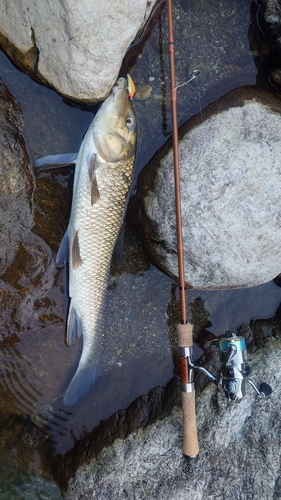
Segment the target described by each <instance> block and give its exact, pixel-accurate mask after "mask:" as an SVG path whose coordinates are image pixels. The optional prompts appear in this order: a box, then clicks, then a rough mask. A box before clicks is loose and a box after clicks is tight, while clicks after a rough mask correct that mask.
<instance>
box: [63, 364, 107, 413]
mask: <svg viewBox="0 0 281 500" xmlns="http://www.w3.org/2000/svg"><path fill="white" fill-rule="evenodd" d="M99 372H100V366H99V365H93V366H90V365H84V366H80V365H79V366H78V368H77V371H76V373H75V375H74V377H73V379H72V380H71V382H70V384H69V386H68V389H67V391H66V393H65V396H64V398H63V402H64V404H65V405H67V406H73V405H75V403H76V402H77V401H78V399H80V398H82V396H85V395H86V394H87V393H88V392H89V390H90V388H91V387H92V385H93V384H94V383H95V381H96V379H97V378H98V375H99Z"/></svg>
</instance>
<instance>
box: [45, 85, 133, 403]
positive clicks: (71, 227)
mask: <svg viewBox="0 0 281 500" xmlns="http://www.w3.org/2000/svg"><path fill="white" fill-rule="evenodd" d="M132 86H133V83H132V80H130V79H129V81H128V82H127V80H126V79H125V78H119V79H118V80H117V83H116V85H115V86H114V87H113V88H112V91H111V93H110V95H109V96H108V97H107V99H106V100H105V101H104V103H103V104H102V106H101V107H100V109H99V111H98V113H97V114H96V116H95V118H94V120H93V121H92V123H91V125H90V127H89V129H88V131H87V133H86V135H85V137H84V139H83V141H82V144H81V147H80V150H79V152H78V156H77V159H76V162H75V163H76V166H75V173H74V184H73V197H72V206H71V213H70V219H69V224H68V228H67V230H66V233H65V235H64V237H63V239H62V242H61V245H60V247H59V250H58V253H57V258H56V265H57V266H58V267H59V266H61V265H65V264H66V263H67V262H68V263H69V297H70V305H69V312H68V319H67V343H68V344H69V345H70V344H72V342H74V340H75V339H76V338H78V337H80V336H81V335H82V338H83V348H82V353H81V357H80V361H79V364H78V367H77V369H76V372H75V374H74V376H73V378H72V380H71V382H70V384H69V386H68V388H67V390H66V393H65V395H64V398H63V402H64V404H65V405H67V406H73V405H75V404H76V402H77V401H78V399H80V398H81V397H83V396H85V395H86V394H87V393H88V391H89V390H90V388H91V387H92V385H93V384H94V383H95V381H96V379H97V377H98V375H99V372H100V364H101V357H102V349H103V338H104V328H105V322H104V318H105V299H106V291H107V287H108V278H109V273H110V264H111V260H112V255H113V252H114V248H115V245H116V242H117V239H118V237H119V235H120V232H121V230H122V226H123V220H124V214H125V210H126V205H127V201H128V193H129V190H130V186H131V180H132V175H133V169H134V162H135V151H136V140H137V123H136V116H135V112H134V109H133V104H132V99H131V98H132V95H133V93H134V90H132ZM71 158H72V160H73V161H75V160H74V156H73V154H72V155H71ZM41 165H43V163H41Z"/></svg>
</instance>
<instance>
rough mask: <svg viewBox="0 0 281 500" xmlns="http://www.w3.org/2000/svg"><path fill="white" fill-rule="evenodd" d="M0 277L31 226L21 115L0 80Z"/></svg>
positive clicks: (28, 169)
mask: <svg viewBox="0 0 281 500" xmlns="http://www.w3.org/2000/svg"><path fill="white" fill-rule="evenodd" d="M0 102H1V107H0V158H1V161H0V190H1V198H0V241H1V244H0V276H1V275H2V274H3V273H4V272H5V271H6V269H7V268H8V266H9V265H11V263H12V262H13V260H14V258H15V255H16V252H17V248H18V245H19V242H20V240H21V237H22V235H23V234H24V233H25V232H26V231H27V230H28V229H30V228H31V227H32V225H33V223H34V221H33V208H32V195H33V190H34V179H33V174H32V170H31V166H30V161H29V157H28V154H27V150H26V147H25V142H24V139H23V135H22V129H23V114H22V110H21V108H20V106H19V104H18V103H16V102H15V100H14V98H13V97H12V95H11V94H10V93H9V91H8V89H7V87H6V86H5V85H4V84H3V82H2V80H0Z"/></svg>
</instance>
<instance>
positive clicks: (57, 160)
mask: <svg viewBox="0 0 281 500" xmlns="http://www.w3.org/2000/svg"><path fill="white" fill-rule="evenodd" d="M77 155H78V153H66V154H59V155H48V156H43V158H38V160H36V161H35V162H34V167H36V168H39V169H43V170H50V169H55V168H57V167H65V166H68V165H75V163H76V158H77Z"/></svg>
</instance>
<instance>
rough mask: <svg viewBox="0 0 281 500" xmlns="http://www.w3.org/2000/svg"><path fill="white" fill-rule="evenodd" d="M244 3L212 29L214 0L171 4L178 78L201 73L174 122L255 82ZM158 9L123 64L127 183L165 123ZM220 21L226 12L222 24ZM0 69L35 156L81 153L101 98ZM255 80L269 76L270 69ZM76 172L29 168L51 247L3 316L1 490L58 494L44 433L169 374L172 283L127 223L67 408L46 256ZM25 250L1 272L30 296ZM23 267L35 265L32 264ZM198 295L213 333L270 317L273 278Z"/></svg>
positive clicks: (75, 434)
mask: <svg viewBox="0 0 281 500" xmlns="http://www.w3.org/2000/svg"><path fill="white" fill-rule="evenodd" d="M251 5H252V3H251V2H250V1H249V2H245V1H242V0H239V1H238V0H237V1H236V2H229V4H228V5H224V10H223V11H221V13H222V14H223V15H221V20H220V23H219V24H218V27H219V29H220V34H219V35H217V34H216V33H215V34H213V33H212V32H211V29H212V24H211V21H210V20H211V18H212V17H213V16H216V15H217V1H210V2H208V4H207V5H206V3H204V7H203V2H193V1H191V0H190V2H186V1H185V0H182V1H181V2H175V12H174V16H175V37H176V40H178V42H177V44H178V45H177V48H176V57H177V77H178V82H179V83H183V82H184V81H185V80H186V79H187V77H188V75H189V73H190V72H191V71H192V70H193V69H195V68H196V69H199V70H200V76H199V77H198V79H197V80H196V81H193V82H192V83H190V84H188V85H186V86H184V87H182V88H181V89H180V90H179V107H178V111H179V122H183V121H184V120H185V119H186V118H188V117H189V116H191V115H192V114H194V113H196V112H200V110H201V109H203V107H205V106H206V105H207V104H208V103H209V102H211V101H212V100H213V99H215V98H217V97H219V96H220V95H222V94H224V93H225V92H227V91H229V90H231V89H232V88H234V87H238V86H241V85H245V84H248V85H253V84H255V83H256V79H257V77H258V78H259V80H261V79H262V76H261V73H260V71H259V72H258V70H257V65H256V63H257V61H254V58H253V57H252V55H251V52H250V48H249V44H251V43H252V42H251V37H252V34H251V33H252V32H251V29H250V26H251V10H250V6H251ZM252 6H253V5H252ZM221 7H222V6H221ZM165 16H166V14H165V11H164V12H163V14H162V16H160V17H159V18H158V19H157V21H156V23H155V25H154V27H153V30H152V32H151V34H150V36H149V38H148V40H147V41H146V42H145V44H144V46H143V49H142V51H141V52H140V51H139V49H137V48H136V49H135V52H136V54H135V55H134V57H135V61H136V62H135V63H134V64H133V68H132V71H131V73H132V76H133V78H134V81H135V83H136V87H137V89H138V94H137V96H136V99H135V107H136V111H137V116H138V126H139V130H140V134H139V146H138V157H137V161H136V169H135V180H134V184H135V182H136V179H137V173H138V172H139V171H140V170H141V168H142V167H143V166H144V165H145V164H146V162H147V160H148V159H149V158H150V157H151V156H152V154H153V153H154V152H155V151H156V150H157V149H158V148H159V147H160V145H161V144H163V143H164V142H165V141H166V139H167V137H168V136H169V134H170V129H171V123H170V110H169V90H168V89H169V77H168V56H167V50H166V49H167V42H166V40H167V33H166V31H167V30H166V18H165ZM226 18H231V26H232V30H231V31H230V32H229V31H228V28H227V23H226V22H225V19H226ZM257 43H263V42H262V41H260V40H259V41H258V42H257ZM183 55H184V56H183ZM0 76H1V78H2V79H3V81H4V83H6V85H7V86H8V88H9V90H10V92H11V93H12V94H13V95H14V97H15V98H16V100H17V101H18V102H19V103H20V104H21V106H22V108H23V111H24V117H25V132H24V133H25V139H26V143H27V147H28V150H29V153H30V156H31V159H36V158H38V157H40V156H44V155H47V154H54V153H60V152H72V151H75V150H78V148H79V145H80V143H81V139H82V137H83V134H84V133H85V130H86V129H87V126H88V124H89V123H90V121H91V120H92V118H93V112H94V111H95V109H96V108H97V106H92V107H91V106H85V108H84V109H82V108H79V107H77V106H73V105H71V103H69V102H66V101H65V100H64V99H62V98H61V97H60V96H58V95H57V94H56V93H55V92H53V91H52V90H50V89H47V88H45V87H43V86H40V85H38V84H36V83H35V82H33V81H32V80H30V78H28V77H27V76H25V75H23V74H21V73H20V72H18V71H17V70H16V69H15V68H14V67H13V66H12V65H11V63H10V62H9V61H8V60H7V58H6V57H5V55H4V54H3V53H1V52H0ZM263 83H264V85H267V76H266V75H265V76H264V80H263ZM167 99H168V102H167ZM72 178H73V172H72V170H71V169H67V168H66V169H63V170H62V171H61V172H41V173H37V174H36V187H37V189H36V192H35V199H34V204H35V221H36V225H35V227H34V228H33V232H34V233H36V234H37V235H38V236H39V237H40V238H42V240H43V242H44V245H45V246H46V248H48V249H49V250H48V252H49V254H48V255H49V256H50V259H49V261H48V264H44V266H45V267H44V268H43V271H42V275H43V277H42V276H41V280H42V283H44V287H45V288H44V289H43V288H40V287H39V288H38V287H37V288H36V293H37V296H36V300H33V301H32V300H29V301H28V300H27V298H26V297H27V295H25V302H24V306H25V309H24V313H25V322H24V325H23V327H22V328H20V329H19V327H18V323H15V324H14V325H13V324H12V325H9V328H10V327H11V332H12V333H14V334H15V335H16V338H15V341H14V342H2V344H0V375H1V379H0V401H1V403H2V404H1V421H2V425H1V428H0V452H1V456H2V457H3V460H4V461H3V464H2V465H1V466H0V485H1V486H2V485H3V486H2V491H1V490H0V498H9V499H11V498H29V495H31V496H30V498H37V496H36V495H39V496H38V498H50V499H51V498H60V496H59V492H58V490H56V489H55V486H54V485H51V484H49V483H47V482H46V481H45V480H44V479H43V477H47V478H48V477H49V478H51V471H50V470H49V469H48V463H46V459H45V449H44V447H42V446H41V442H42V441H43V437H44V439H45V438H49V440H51V442H52V446H53V453H64V452H65V451H67V450H68V449H70V448H72V447H73V446H74V444H75V442H76V441H77V440H78V439H79V438H80V437H81V436H83V435H85V434H86V433H87V432H89V431H90V430H91V429H92V428H93V427H95V426H96V425H97V424H98V423H99V422H100V420H102V419H106V418H107V417H109V416H110V415H111V414H113V413H114V412H115V411H117V410H118V409H120V408H126V407H127V406H128V405H129V404H130V402H131V401H133V400H134V399H135V398H136V397H138V396H139V395H141V394H146V393H147V392H148V391H149V390H150V389H151V388H153V387H155V386H157V385H164V384H166V383H167V382H168V381H169V380H170V378H171V377H172V376H173V370H174V366H173V357H172V350H173V348H174V346H175V339H174V334H173V332H172V330H173V329H172V328H171V323H172V320H173V318H172V314H171V304H172V303H173V301H174V300H175V297H174V289H175V287H174V284H173V282H172V280H171V279H170V278H168V277H167V276H165V275H164V274H162V273H161V272H160V271H158V270H157V269H155V268H154V267H153V266H150V265H149V263H148V262H147V259H146V257H145V255H144V254H143V251H142V248H141V245H140V243H139V240H138V236H137V234H136V233H135V230H134V228H132V227H129V228H128V231H127V235H126V246H125V255H124V261H123V263H122V265H121V267H120V268H119V269H112V275H111V279H110V286H109V291H108V304H107V320H106V321H107V327H106V332H105V337H104V342H105V346H106V352H105V356H104V359H103V367H102V371H101V375H100V377H99V379H98V381H97V384H96V386H95V387H94V388H93V389H92V390H91V391H90V393H89V395H88V396H87V397H85V398H83V399H82V400H80V401H79V402H78V403H77V404H76V405H75V406H74V407H73V408H66V407H64V406H63V404H62V398H61V395H62V394H63V393H64V391H65V389H66V387H67V385H68V383H69V381H70V379H71V378H72V375H73V373H74V371H75V367H76V365H77V362H78V359H79V357H80V351H81V344H80V343H79V342H77V343H76V344H75V345H73V346H71V348H69V347H67V346H66V345H65V342H64V336H65V319H66V315H67V299H66V296H65V293H64V291H65V289H66V273H65V271H64V270H60V271H57V270H56V269H55V267H54V265H53V257H54V255H55V252H56V251H57V248H58V246H59V243H60V240H61V237H62V235H63V232H64V230H65V229H66V225H67V221H68V216H69V210H70V203H71V185H72ZM31 243H32V242H30V244H31ZM24 259H25V257H24V255H23V254H22V255H20V256H19V257H18V258H17V264H16V265H13V266H11V269H10V270H9V272H8V273H6V274H5V280H6V282H7V283H8V284H9V285H13V286H14V287H15V288H17V289H18V290H19V291H20V292H21V293H26V294H27V293H28V292H22V290H23V289H24V288H26V289H27V290H29V292H30V290H31V288H29V287H30V286H31V285H30V281H29V276H26V277H25V278H23V276H22V273H21V268H20V265H21V264H22V263H24V265H27V263H26V262H25V260H24ZM27 268H28V269H30V270H31V269H32V265H31V264H29V265H28V266H27ZM30 272H31V271H30ZM198 298H201V299H202V304H203V310H204V311H203V312H204V314H205V316H206V318H207V319H206V321H205V323H204V321H203V323H202V325H201V326H205V327H208V329H209V330H210V331H211V332H212V333H213V334H215V335H219V334H221V333H224V331H225V330H227V329H236V328H237V327H238V326H240V325H241V323H249V321H250V320H251V319H257V318H269V317H272V316H273V315H274V313H275V311H276V309H277V307H278V305H279V304H280V301H281V289H279V288H278V287H277V286H276V285H275V284H274V283H273V282H270V283H268V284H265V285H263V286H258V287H254V288H250V289H243V290H228V291H224V292H214V291H204V292H200V291H194V290H192V291H189V292H188V302H189V304H190V305H191V303H192V302H193V301H194V300H195V299H198ZM11 308H12V305H11ZM198 321H199V323H200V319H199V320H198ZM201 321H202V318H201ZM200 324H201V323H200ZM195 326H196V325H195ZM13 328H14V330H13ZM155 359H157V363H155ZM7 469H9V476H8V477H7ZM34 476H37V477H34ZM2 494H3V496H1V495H2ZM5 495H6V496H5ZM16 495H18V496H16ZM32 495H33V496H32ZM40 495H41V496H40ZM44 495H45V496H44Z"/></svg>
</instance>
